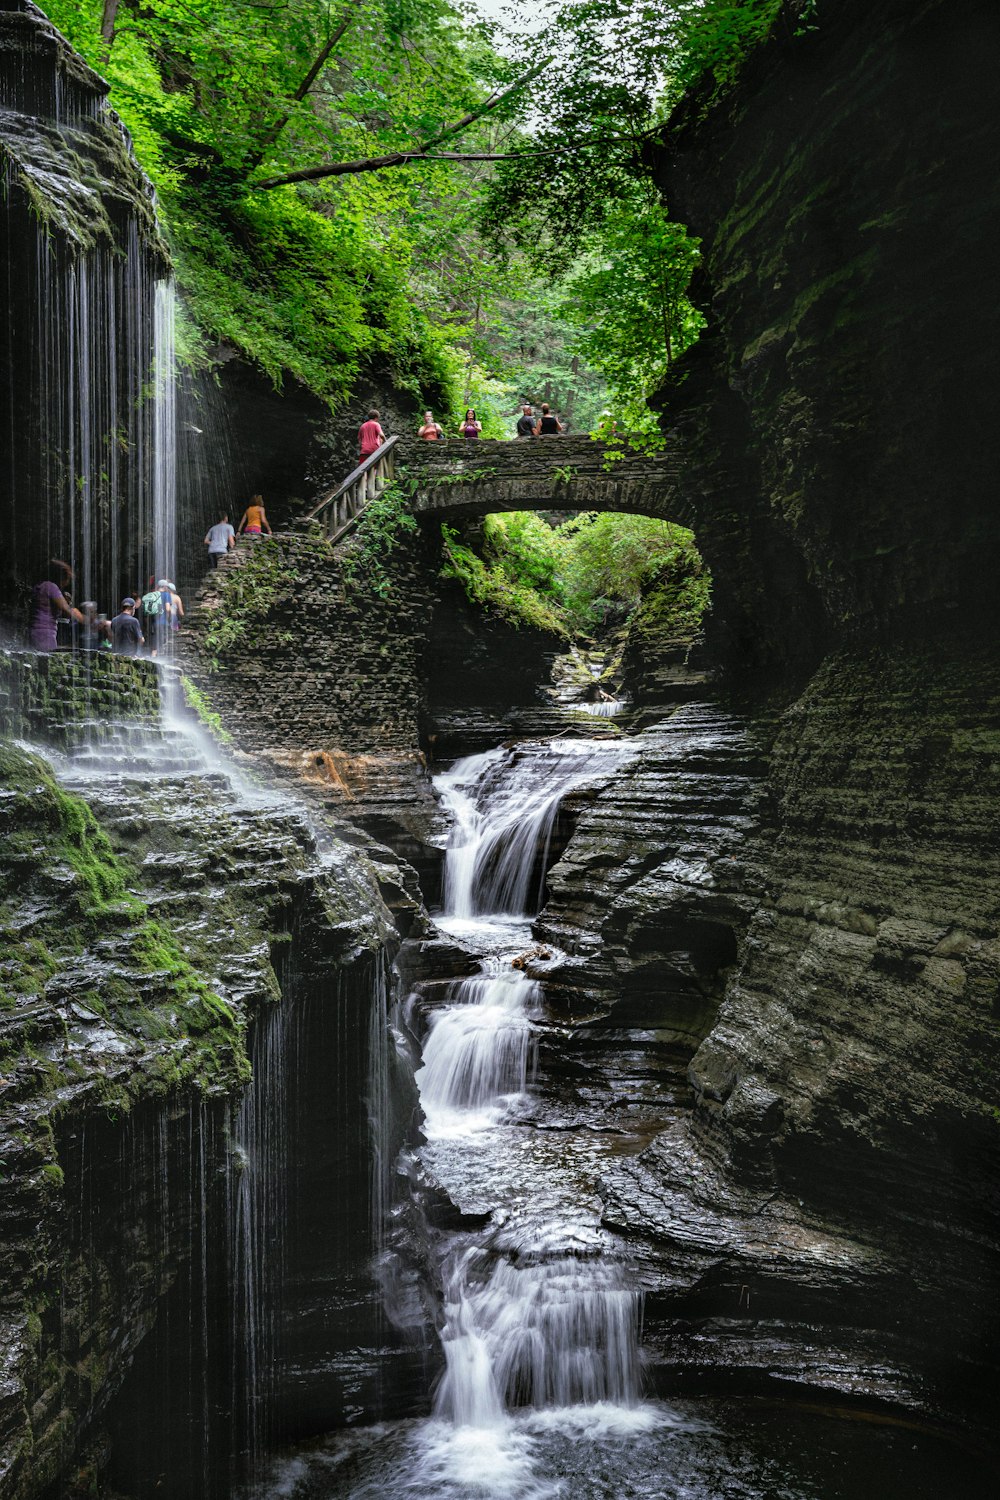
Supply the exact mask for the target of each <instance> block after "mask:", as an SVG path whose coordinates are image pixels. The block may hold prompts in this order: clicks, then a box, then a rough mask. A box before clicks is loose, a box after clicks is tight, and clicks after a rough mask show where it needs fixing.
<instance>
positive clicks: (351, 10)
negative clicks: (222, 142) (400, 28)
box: [107, 0, 365, 166]
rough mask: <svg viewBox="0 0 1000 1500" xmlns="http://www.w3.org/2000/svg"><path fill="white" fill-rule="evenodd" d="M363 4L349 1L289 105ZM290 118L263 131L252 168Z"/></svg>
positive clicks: (309, 85)
mask: <svg viewBox="0 0 1000 1500" xmlns="http://www.w3.org/2000/svg"><path fill="white" fill-rule="evenodd" d="M107 3H108V4H110V3H111V0H107ZM114 3H115V4H117V0H114ZM364 3H365V0H350V4H349V5H348V6H347V8H346V9H345V10H344V12H343V14H342V15H341V18H340V25H339V26H337V27H336V28H335V29H334V30H333V31H332V32H331V34H330V36H329V37H328V38H327V40H326V41H325V42H324V43H323V46H322V47H321V48H320V50H319V53H318V54H317V56H316V60H315V62H314V63H313V65H312V67H311V68H310V69H309V71H308V73H307V74H306V76H305V77H304V78H303V80H302V82H301V83H300V84H299V86H298V88H297V89H296V90H295V93H294V94H293V95H292V96H291V103H293V104H300V103H301V102H302V100H303V99H304V98H305V97H306V95H307V94H308V92H309V90H310V89H311V88H312V86H313V84H314V83H315V82H316V79H317V78H318V77H319V75H320V73H322V71H323V69H324V68H325V67H326V65H327V63H328V62H329V61H330V55H331V53H332V52H333V49H334V47H336V45H337V43H338V42H339V41H340V39H341V37H342V36H343V35H344V33H345V31H347V30H348V28H349V27H350V26H351V25H352V23H353V22H354V21H355V20H356V19H357V16H358V12H359V11H360V10H361V8H362V6H363V5H364ZM291 118H292V111H291V109H285V110H284V111H283V113H282V114H280V115H279V116H278V118H277V120H275V122H274V124H273V125H271V126H270V127H269V128H268V129H267V130H265V132H264V134H263V135H262V136H261V138H260V143H259V145H258V147H257V150H256V151H255V152H254V154H253V158H252V160H253V165H254V166H258V165H259V163H260V161H261V159H262V158H263V156H264V153H265V152H266V151H267V149H268V147H269V146H273V145H274V143H275V141H276V140H277V139H278V136H279V135H280V134H281V132H282V131H283V130H284V128H285V126H286V125H287V124H288V122H289V120H290V119H291Z"/></svg>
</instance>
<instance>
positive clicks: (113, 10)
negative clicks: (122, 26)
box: [101, 0, 118, 60]
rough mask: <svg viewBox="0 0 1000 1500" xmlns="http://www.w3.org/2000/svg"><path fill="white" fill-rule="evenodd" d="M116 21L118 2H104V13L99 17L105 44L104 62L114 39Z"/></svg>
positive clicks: (108, 0) (105, 0)
mask: <svg viewBox="0 0 1000 1500" xmlns="http://www.w3.org/2000/svg"><path fill="white" fill-rule="evenodd" d="M117 19H118V0H104V11H103V13H102V15H101V36H102V37H103V38H104V44H105V48H106V50H105V53H104V57H105V60H106V59H107V57H108V53H109V52H110V51H111V43H112V42H113V41H114V39H115V22H116V21H117Z"/></svg>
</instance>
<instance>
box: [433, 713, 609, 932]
mask: <svg viewBox="0 0 1000 1500" xmlns="http://www.w3.org/2000/svg"><path fill="white" fill-rule="evenodd" d="M634 753H635V752H634V750H633V749H632V748H631V747H629V746H627V745H621V744H618V743H611V742H607V741H593V740H551V741H550V742H549V743H548V744H535V745H529V746H522V747H520V749H519V750H518V751H516V752H509V751H507V752H505V751H503V750H489V751H487V752H486V753H485V754H484V755H470V756H466V757H465V758H464V759H463V760H459V761H456V763H455V765H454V766H452V768H451V770H450V771H446V772H444V773H443V774H442V775H440V776H437V777H435V782H434V784H435V787H436V789H437V792H438V795H439V796H440V798H441V801H442V803H443V805H444V807H445V808H446V810H447V811H448V812H449V813H450V814H451V817H452V820H453V832H452V836H451V839H450V841H449V844H448V849H447V852H446V855H445V880H444V907H445V911H446V913H448V914H449V915H450V916H454V917H462V918H469V917H474V916H478V915H481V914H489V915H491V916H495V915H499V914H501V913H505V912H515V913H522V912H526V911H528V910H529V909H530V908H531V906H532V905H534V906H535V907H536V908H537V905H538V903H539V901H540V900H541V894H542V884H543V880H544V874H545V868H546V865H547V864H548V854H549V847H550V842H551V838H552V829H553V825H554V823H555V819H556V813H557V812H558V810H559V804H560V802H561V801H562V800H563V798H564V797H565V796H567V794H568V793H569V792H572V791H574V790H576V789H577V788H578V787H582V786H586V785H588V784H593V783H595V782H600V781H602V780H603V779H604V778H605V777H607V776H609V775H610V774H611V773H612V772H613V771H615V770H616V769H618V767H620V766H621V765H622V764H623V763H624V762H625V761H626V760H627V759H629V758H630V757H631V755H633V754H634Z"/></svg>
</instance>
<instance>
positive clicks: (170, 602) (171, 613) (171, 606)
mask: <svg viewBox="0 0 1000 1500" xmlns="http://www.w3.org/2000/svg"><path fill="white" fill-rule="evenodd" d="M156 587H157V588H158V589H159V590H160V597H161V598H162V600H163V608H164V609H165V610H166V612H167V617H168V619H169V620H170V634H171V635H176V634H177V632H178V630H180V628H181V621H182V620H183V618H184V601H183V600H182V599H181V596H180V594H179V593H178V592H177V585H176V583H171V581H170V579H169V578H161V579H160V581H159V583H158V584H157V585H156Z"/></svg>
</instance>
